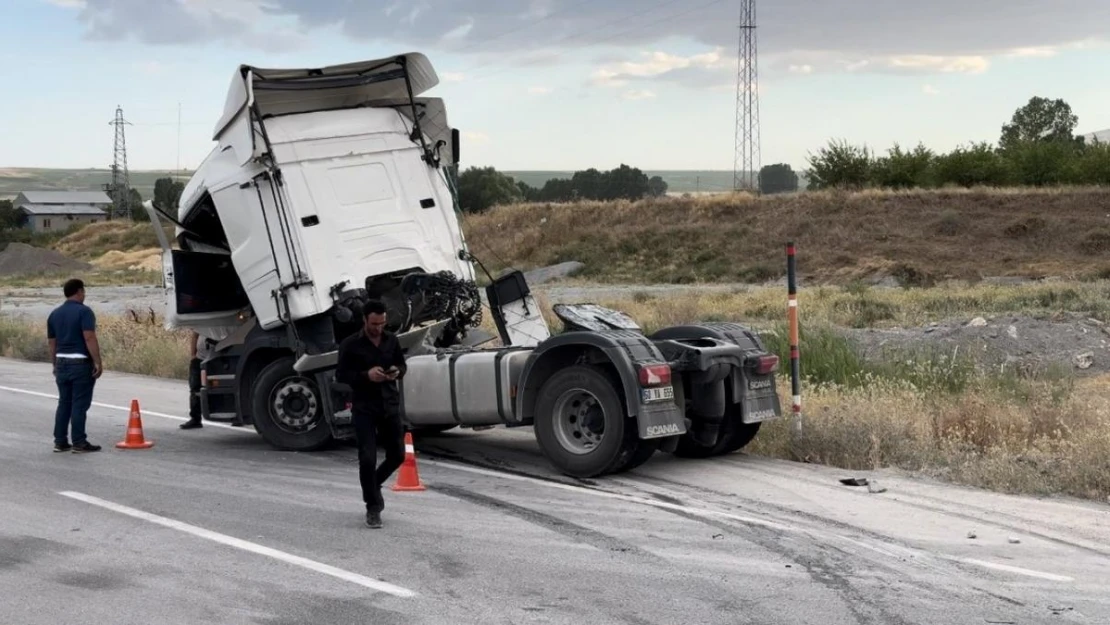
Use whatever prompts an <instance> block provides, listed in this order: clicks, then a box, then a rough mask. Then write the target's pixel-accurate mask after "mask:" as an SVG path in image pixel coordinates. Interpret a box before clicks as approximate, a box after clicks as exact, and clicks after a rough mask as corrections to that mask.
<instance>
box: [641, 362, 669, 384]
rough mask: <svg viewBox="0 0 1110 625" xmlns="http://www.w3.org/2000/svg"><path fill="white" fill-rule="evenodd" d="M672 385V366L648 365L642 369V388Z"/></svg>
mask: <svg viewBox="0 0 1110 625" xmlns="http://www.w3.org/2000/svg"><path fill="white" fill-rule="evenodd" d="M670 383H671V367H670V365H647V366H644V367H640V386H643V387H645V388H646V387H652V386H667V385H668V384H670Z"/></svg>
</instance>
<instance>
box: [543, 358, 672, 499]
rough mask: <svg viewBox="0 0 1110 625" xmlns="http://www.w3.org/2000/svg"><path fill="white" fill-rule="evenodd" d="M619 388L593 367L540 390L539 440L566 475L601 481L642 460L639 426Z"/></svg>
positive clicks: (563, 374) (564, 373)
mask: <svg viewBox="0 0 1110 625" xmlns="http://www.w3.org/2000/svg"><path fill="white" fill-rule="evenodd" d="M618 388H619V386H618V384H617V383H616V382H615V381H614V380H613V379H612V378H611V377H610V376H609V375H607V374H606V372H605V371H604V370H602V369H599V368H598V367H594V366H590V365H574V366H573V367H568V368H566V369H563V370H561V371H559V372H557V373H555V375H552V376H551V377H550V378H549V379H548V380H547V381H546V382H545V383H544V384H543V386H542V387H541V388H540V392H539V395H538V396H537V398H536V419H535V423H534V426H533V429H534V431H535V434H536V441H537V442H539V445H540V450H541V451H542V452H543V454H544V456H546V457H547V459H548V460H549V461H550V462H551V463H552V464H553V465H555V467H556V468H558V469H559V470H560V471H561V472H563V473H564V474H566V475H569V476H571V477H578V478H586V477H597V476H599V475H604V474H606V473H612V472H614V471H617V470H619V469H621V468H623V467H625V466H629V464H630V462H631V461H633V460H637V459H639V458H637V457H635V456H636V451H637V448H638V443H639V442H640V440H639V438H638V436H637V431H636V427H635V421H634V420H632V419H629V418H628V417H626V416H625V414H624V404H623V402H622V401H621V395H620V391H618V390H617V389H618ZM652 451H654V449H652ZM647 456H648V457H650V454H647ZM644 460H647V458H646V457H644V458H643V459H642V460H641V462H642V461H644Z"/></svg>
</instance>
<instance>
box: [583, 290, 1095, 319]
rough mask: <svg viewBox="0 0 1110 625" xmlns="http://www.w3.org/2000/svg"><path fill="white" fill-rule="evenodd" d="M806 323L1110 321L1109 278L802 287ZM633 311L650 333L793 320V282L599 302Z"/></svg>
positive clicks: (634, 295)
mask: <svg viewBox="0 0 1110 625" xmlns="http://www.w3.org/2000/svg"><path fill="white" fill-rule="evenodd" d="M798 302H799V306H800V311H801V312H800V319H801V322H802V323H803V324H806V325H835V326H841V327H853V328H864V327H875V328H877V327H906V326H918V325H923V324H926V323H930V322H933V321H943V320H946V319H964V320H969V319H971V318H974V317H976V316H991V315H1010V314H1021V315H1028V316H1033V317H1052V316H1054V315H1057V314H1060V313H1065V312H1067V313H1074V314H1085V315H1087V316H1089V317H1094V318H1097V319H1100V320H1104V321H1110V282H1108V281H1103V280H1099V281H1092V282H1065V281H1061V282H1039V283H1032V284H1023V285H985V284H958V283H954V284H948V285H945V287H944V288H922V289H899V288H875V287H867V286H863V285H849V286H845V287H837V286H820V287H813V288H806V286H805V285H804V284H803V285H801V286H800V287H799V291H798ZM599 303H601V304H603V305H606V306H609V307H611V308H616V309H619V310H622V311H624V312H626V313H628V314H629V315H630V316H632V317H633V318H634V319H636V320H637V321H639V322H640V324H641V325H642V326H643V327H644V328H645V329H647V330H648V331H653V330H655V329H657V328H661V327H665V326H668V325H676V324H682V323H690V322H693V321H742V322H746V323H754V324H757V325H763V326H766V325H768V324H771V323H777V322H779V321H782V320H784V319H785V318H786V288H785V287H782V286H776V287H763V286H752V287H736V288H732V289H729V290H727V291H719V292H698V293H694V294H683V295H682V296H681V297H672V296H659V295H653V294H650V293H647V292H635V291H633V292H632V294H631V295H630V296H629V297H626V298H617V299H607V300H606V301H603V302H599Z"/></svg>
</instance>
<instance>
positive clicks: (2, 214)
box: [0, 200, 19, 230]
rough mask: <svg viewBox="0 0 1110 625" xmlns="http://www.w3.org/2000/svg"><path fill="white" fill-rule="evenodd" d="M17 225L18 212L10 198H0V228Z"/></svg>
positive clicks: (4, 228) (12, 227)
mask: <svg viewBox="0 0 1110 625" xmlns="http://www.w3.org/2000/svg"><path fill="white" fill-rule="evenodd" d="M18 227H19V213H18V212H17V211H16V210H15V205H14V204H12V201H11V200H0V230H13V229H15V228H18Z"/></svg>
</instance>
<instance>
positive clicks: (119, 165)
mask: <svg viewBox="0 0 1110 625" xmlns="http://www.w3.org/2000/svg"><path fill="white" fill-rule="evenodd" d="M108 125H110V126H115V127H116V141H115V149H114V155H113V160H112V185H111V191H112V213H111V218H112V219H124V220H127V221H131V176H130V174H128V172H127V137H126V136H125V135H124V132H123V127H124V126H130V125H131V122H129V121H127V120H125V119H124V118H123V108H122V107H120V106H116V118H115V119H114V120H112V121H111V122H108Z"/></svg>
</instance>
